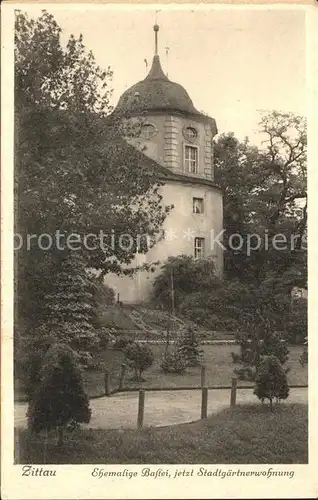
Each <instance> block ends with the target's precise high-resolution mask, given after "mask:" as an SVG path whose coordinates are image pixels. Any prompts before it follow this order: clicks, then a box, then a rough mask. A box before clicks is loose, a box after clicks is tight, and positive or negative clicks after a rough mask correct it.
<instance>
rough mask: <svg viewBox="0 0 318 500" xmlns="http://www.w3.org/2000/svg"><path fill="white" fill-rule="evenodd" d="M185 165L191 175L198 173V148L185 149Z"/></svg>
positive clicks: (189, 147) (187, 147)
mask: <svg viewBox="0 0 318 500" xmlns="http://www.w3.org/2000/svg"><path fill="white" fill-rule="evenodd" d="M184 165H185V168H186V171H187V172H189V173H190V174H197V173H198V148H197V147H195V146H185V147H184Z"/></svg>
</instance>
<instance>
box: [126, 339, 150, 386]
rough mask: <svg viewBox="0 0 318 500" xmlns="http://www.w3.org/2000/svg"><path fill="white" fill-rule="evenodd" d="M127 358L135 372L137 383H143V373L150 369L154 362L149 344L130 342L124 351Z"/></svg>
mask: <svg viewBox="0 0 318 500" xmlns="http://www.w3.org/2000/svg"><path fill="white" fill-rule="evenodd" d="M124 354H125V358H126V360H127V363H128V365H129V366H130V367H131V368H132V369H133V370H134V372H135V377H134V379H135V380H137V381H143V379H142V373H143V372H144V371H145V370H146V369H147V368H149V367H150V366H151V365H152V363H153V361H154V355H153V352H152V350H151V349H150V347H149V345H148V344H140V343H139V342H130V343H129V344H128V345H127V346H126V348H125V349H124Z"/></svg>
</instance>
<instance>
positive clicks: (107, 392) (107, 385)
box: [104, 370, 110, 396]
mask: <svg viewBox="0 0 318 500" xmlns="http://www.w3.org/2000/svg"><path fill="white" fill-rule="evenodd" d="M104 385H105V395H106V396H110V380H109V372H108V370H105V376H104Z"/></svg>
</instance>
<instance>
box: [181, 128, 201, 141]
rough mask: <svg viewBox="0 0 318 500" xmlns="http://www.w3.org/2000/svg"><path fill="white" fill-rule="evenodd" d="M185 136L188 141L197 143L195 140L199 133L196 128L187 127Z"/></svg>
mask: <svg viewBox="0 0 318 500" xmlns="http://www.w3.org/2000/svg"><path fill="white" fill-rule="evenodd" d="M183 134H184V137H185V138H186V139H188V141H195V139H196V138H197V137H198V132H197V130H196V129H195V128H194V127H186V128H185V129H184V132H183Z"/></svg>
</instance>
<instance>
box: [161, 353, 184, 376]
mask: <svg viewBox="0 0 318 500" xmlns="http://www.w3.org/2000/svg"><path fill="white" fill-rule="evenodd" d="M160 366H161V368H162V370H163V372H164V373H184V372H185V370H186V368H187V360H186V358H185V357H184V355H183V354H182V353H181V352H180V351H179V350H178V349H174V350H173V351H172V352H171V351H166V352H165V353H164V354H163V356H162V360H161V363H160Z"/></svg>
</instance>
